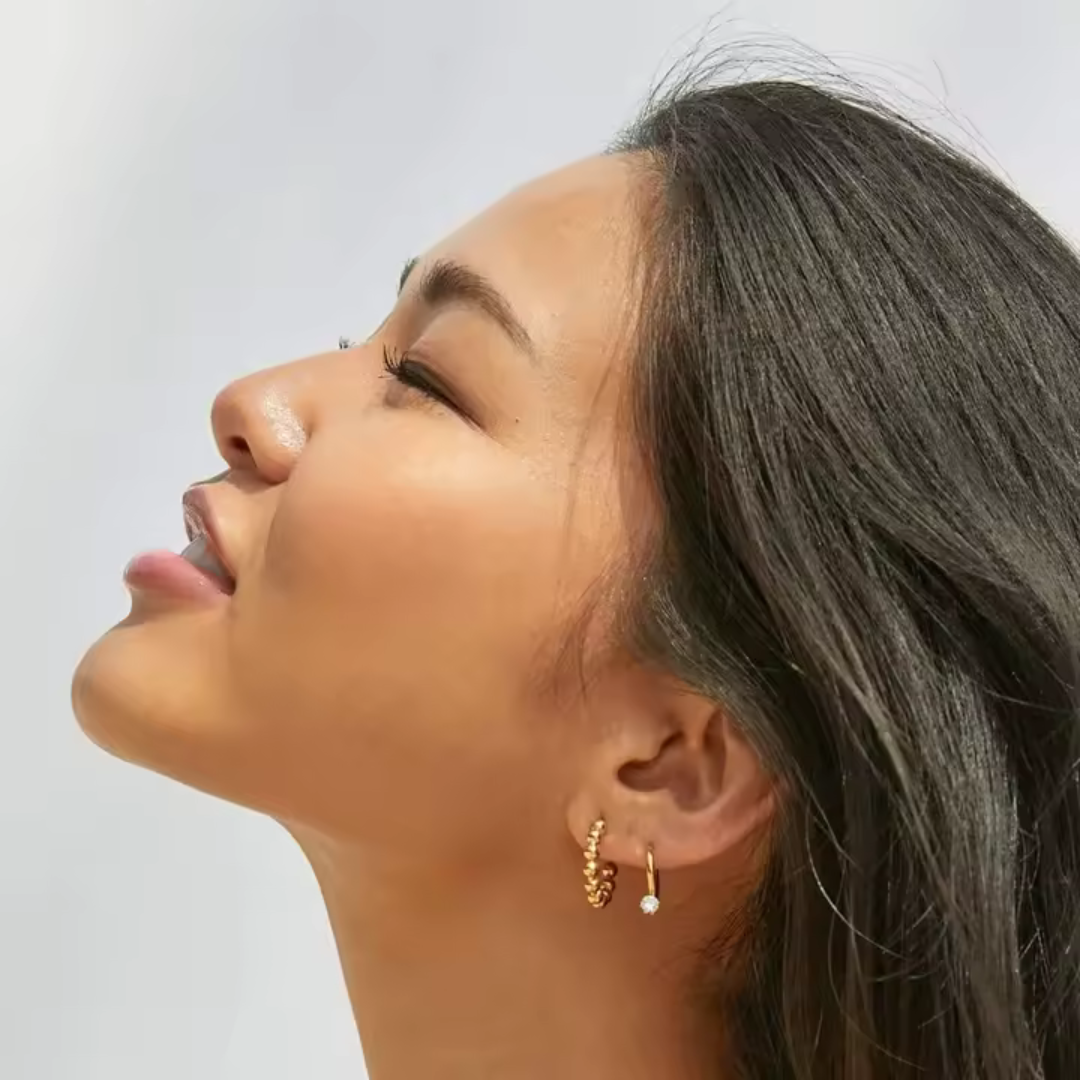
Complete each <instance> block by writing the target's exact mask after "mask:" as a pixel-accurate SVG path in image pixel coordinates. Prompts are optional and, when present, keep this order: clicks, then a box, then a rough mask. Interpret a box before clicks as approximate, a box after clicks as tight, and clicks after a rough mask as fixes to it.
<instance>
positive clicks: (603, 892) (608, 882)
mask: <svg viewBox="0 0 1080 1080" xmlns="http://www.w3.org/2000/svg"><path fill="white" fill-rule="evenodd" d="M606 828H607V824H606V823H605V821H604V819H603V818H598V819H597V820H596V821H595V822H594V823H593V827H592V828H591V829H590V830H589V838H588V840H587V841H586V843H585V895H586V896H587V897H588V900H589V903H590V904H592V906H593V907H594V908H602V907H604V906H606V905H607V903H608V901H610V900H611V894H612V893H613V892H614V891H615V880H614V879H615V872H616V867H615V864H614V863H609V862H604V861H602V860H601V858H600V840H601V839H602V838H603V835H604V830H605V829H606Z"/></svg>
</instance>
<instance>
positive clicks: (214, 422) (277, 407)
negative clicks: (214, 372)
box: [210, 361, 314, 484]
mask: <svg viewBox="0 0 1080 1080" xmlns="http://www.w3.org/2000/svg"><path fill="white" fill-rule="evenodd" d="M303 363H305V362H304V361H300V362H297V363H296V364H286V365H283V366H281V367H276V368H269V369H267V370H266V371H260V372H256V373H255V374H254V375H249V376H247V377H246V378H243V379H238V380H236V381H235V382H232V383H230V384H229V385H228V386H226V387H225V388H224V389H223V390H222V391H221V392H220V393H219V394H218V395H217V397H216V398H215V399H214V404H213V407H212V408H211V410H210V424H211V427H212V428H213V432H214V440H215V441H216V442H217V446H218V452H219V453H220V454H221V456H222V457H223V458H224V459H225V461H226V462H227V463H228V464H229V467H230V468H232V469H237V470H243V471H247V472H253V473H257V474H258V475H259V477H260V478H262V479H263V480H264V481H265V482H267V483H269V484H280V483H282V482H283V481H284V480H286V479H287V478H288V476H289V473H290V472H291V471H292V469H293V466H294V465H295V464H296V462H297V460H298V459H299V457H300V454H301V453H302V452H303V449H304V445H305V443H306V442H307V440H308V438H309V437H310V433H311V427H312V422H313V412H314V403H313V401H311V400H310V399H309V398H308V397H307V396H306V395H305V389H304V387H305V382H306V383H307V384H310V382H311V379H310V375H309V377H308V379H307V380H305V379H303V378H301V372H300V368H301V365H302V364H303Z"/></svg>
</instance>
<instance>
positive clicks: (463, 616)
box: [73, 155, 679, 903]
mask: <svg viewBox="0 0 1080 1080" xmlns="http://www.w3.org/2000/svg"><path fill="white" fill-rule="evenodd" d="M641 183H642V181H641V179H640V174H639V170H638V168H637V167H636V166H635V165H634V164H633V162H632V161H630V160H629V159H628V157H626V156H620V155H606V156H601V157H596V158H592V159H588V160H585V161H583V162H580V163H577V164H575V165H572V166H570V167H568V168H565V169H562V170H560V171H558V172H555V173H553V174H552V175H549V176H546V177H543V178H541V179H539V180H536V181H534V182H532V183H529V184H527V185H526V186H524V187H522V188H520V189H519V190H517V191H514V192H513V193H512V194H510V195H509V196H508V197H507V198H505V199H503V200H502V201H500V202H498V203H497V204H496V205H494V206H492V207H491V208H490V209H488V210H487V211H485V212H484V213H482V214H480V216H478V217H477V218H475V219H474V220H473V221H471V222H469V223H468V224H466V225H465V226H464V227H463V228H461V229H460V230H459V231H458V232H456V233H454V234H453V235H452V236H450V237H449V238H448V239H446V240H444V241H443V242H442V243H440V244H439V245H437V246H436V247H434V248H433V249H432V250H430V251H428V252H427V253H426V254H424V255H423V256H422V257H420V258H419V259H418V260H417V261H416V262H415V265H414V266H413V267H412V268H411V271H410V272H409V273H408V275H407V277H406V280H405V281H404V282H403V284H402V288H401V292H400V296H399V299H398V301H397V303H396V305H395V307H394V309H393V311H392V312H391V313H390V314H389V315H388V317H387V318H386V319H385V321H384V322H383V324H382V325H381V326H380V327H379V329H378V330H377V331H376V332H375V333H374V334H373V335H372V336H371V338H370V339H369V340H368V341H367V342H365V343H364V344H362V345H357V346H353V347H349V348H343V349H335V350H333V351H330V352H327V353H325V354H322V355H318V356H314V357H310V358H307V359H303V360H300V361H298V362H295V363H292V364H286V365H284V366H282V367H277V368H273V369H271V370H267V371H265V372H262V373H259V374H256V375H253V376H250V377H248V378H245V379H243V380H241V381H239V382H235V383H233V384H232V385H230V386H228V387H226V388H225V389H224V390H223V391H222V392H221V393H220V394H219V396H218V397H217V399H216V401H215V402H214V405H213V411H212V421H213V428H214V433H215V436H216V440H217V443H218V446H219V449H220V452H221V454H222V456H223V457H224V459H225V461H226V462H227V464H228V466H229V470H228V472H227V473H225V474H224V475H223V476H222V477H221V478H219V479H218V481H217V482H214V483H212V484H208V485H206V486H205V487H204V489H203V490H204V494H205V496H206V504H207V505H208V507H209V510H210V517H211V519H212V532H213V534H214V536H215V539H216V542H217V544H218V546H219V548H220V553H221V555H222V558H223V560H224V561H225V562H226V563H227V565H228V567H229V569H230V570H231V571H232V573H233V574H234V576H235V579H236V584H235V592H234V593H233V594H232V595H224V594H222V593H217V592H213V591H209V592H206V593H205V594H204V595H203V597H202V598H201V599H200V598H197V597H196V598H182V597H178V596H175V595H171V594H170V593H169V592H168V591H167V590H165V591H163V590H160V589H155V588H143V587H136V588H133V589H132V596H133V603H132V610H131V614H130V615H129V617H128V618H126V619H125V620H124V621H123V622H122V623H120V624H119V625H118V626H117V627H115V628H114V629H113V630H111V631H110V632H109V633H108V634H106V635H105V636H104V637H103V638H102V639H101V640H100V641H98V642H97V643H96V644H95V645H94V646H93V647H92V648H91V649H90V651H89V652H88V654H87V655H86V657H85V658H84V659H83V661H82V663H81V664H80V666H79V668H78V671H77V672H76V675H75V680H74V684H73V702H74V707H75V712H76V715H77V717H78V720H79V722H80V725H81V726H82V728H83V730H84V731H85V732H86V733H87V735H89V737H90V738H91V739H92V740H93V741H95V742H96V743H97V744H99V745H100V746H102V747H104V748H106V749H107V750H109V751H110V752H112V753H113V754H115V755H117V756H119V757H122V758H124V759H127V760H130V761H133V762H137V763H139V764H142V765H144V766H146V767H149V768H152V769H154V770H157V771H159V772H161V773H163V774H166V775H169V776H172V777H174V778H176V779H178V780H181V781H183V782H185V783H187V784H190V785H192V786H194V787H197V788H200V789H202V790H205V791H208V792H211V793H213V794H215V795H218V796H221V797H223V798H226V799H229V800H232V801H235V802H237V803H240V804H243V805H246V806H249V807H252V808H255V809H258V810H261V811H264V812H266V813H268V814H270V815H272V816H274V817H275V818H277V819H278V820H280V821H282V822H283V823H285V824H286V825H287V826H288V827H291V828H294V829H296V830H298V831H300V830H304V829H311V830H315V831H316V832H318V833H319V834H320V835H325V836H336V837H342V838H348V839H349V840H350V841H355V842H357V843H359V844H361V845H363V846H364V848H365V850H367V851H369V852H370V853H371V855H372V857H373V858H374V857H377V856H378V855H380V854H382V855H385V856H386V857H387V858H390V859H393V858H401V857H402V855H403V853H406V852H412V853H414V855H415V856H416V857H417V858H419V857H420V856H421V855H422V857H423V859H424V860H425V863H426V865H428V866H429V867H431V866H432V864H433V862H434V863H438V864H440V869H439V872H441V873H443V874H453V873H455V872H458V871H460V872H461V873H462V874H464V873H466V872H467V873H469V874H471V875H473V876H474V877H475V875H476V874H477V873H478V867H485V866H490V867H498V868H499V870H498V872H499V873H502V874H506V873H511V872H514V871H515V870H517V871H519V872H521V873H523V874H524V873H528V872H529V867H530V865H531V866H533V867H534V868H535V867H536V866H539V865H542V864H543V862H544V859H543V856H542V853H543V852H544V851H545V850H548V851H552V852H557V851H560V850H561V849H560V847H559V845H560V844H561V845H566V843H567V842H568V840H569V839H570V838H571V837H574V838H576V839H577V840H578V841H579V842H583V841H584V838H585V834H586V832H587V830H588V827H589V824H590V823H591V821H592V819H593V818H594V817H596V816H598V815H599V814H602V813H607V814H608V815H609V817H610V816H611V815H612V813H613V812H614V810H615V808H614V807H612V806H610V805H609V806H604V805H601V804H602V803H603V802H604V801H605V796H604V790H605V784H607V783H608V781H609V779H610V782H611V783H612V784H615V783H617V780H616V775H615V774H616V773H617V772H618V770H619V769H620V768H622V767H623V766H624V765H625V764H627V762H628V761H629V759H631V758H633V757H634V756H635V753H634V749H635V748H634V747H633V746H631V745H630V744H629V743H626V742H623V743H620V742H619V740H618V739H616V740H615V741H614V744H613V745H612V739H611V735H610V732H611V729H612V726H613V725H623V726H624V727H625V728H626V730H627V732H628V735H627V738H628V739H633V738H636V737H637V735H635V734H634V732H635V728H634V723H633V716H634V715H635V713H636V710H640V709H642V708H643V707H644V706H643V703H644V702H645V701H647V700H648V698H649V694H650V693H651V690H650V687H651V686H652V685H653V684H652V682H651V681H649V679H646V678H645V677H644V674H642V677H641V678H639V677H638V676H637V675H636V674H635V672H634V670H633V667H632V665H628V666H625V667H623V668H622V669H621V670H619V665H617V664H616V665H614V668H615V669H616V670H619V674H618V676H617V678H613V679H611V680H609V681H608V683H607V684H604V683H601V684H600V685H594V686H592V687H591V692H590V693H588V694H585V693H582V688H581V687H580V686H577V687H576V689H575V686H576V684H575V678H577V677H578V676H579V674H580V673H579V668H578V666H577V665H576V664H574V663H571V664H569V665H566V666H565V671H564V675H565V686H562V687H560V686H559V685H558V684H559V681H560V678H559V675H558V673H559V672H560V671H563V670H564V669H563V668H562V667H560V663H559V658H560V656H561V655H562V649H563V646H564V645H565V643H566V642H567V640H568V639H569V636H570V635H572V633H573V631H574V630H575V628H578V627H579V625H580V615H581V612H582V610H583V604H586V603H588V601H589V599H590V597H595V596H597V595H598V584H599V583H602V582H604V581H605V580H608V579H610V577H611V574H612V571H613V568H615V567H618V566H619V565H620V559H621V558H622V557H623V556H624V555H625V553H626V552H627V550H628V546H629V542H630V538H631V537H630V534H631V530H632V529H637V528H640V527H642V525H643V523H644V522H646V521H647V519H648V510H647V502H648V500H647V498H646V497H645V494H644V491H643V490H641V488H640V484H639V483H638V482H637V481H636V480H635V476H636V473H635V466H634V462H633V459H632V449H631V448H630V447H629V446H628V445H627V441H626V440H622V439H619V438H618V433H619V423H620V420H619V417H620V401H621V397H620V394H621V390H622V389H623V387H624V383H625V378H624V375H625V367H626V355H627V343H628V338H629V334H630V332H631V331H632V327H633V322H634V313H635V305H636V296H635V289H634V286H633V281H634V251H635V244H636V242H637V238H638V228H639V226H638V220H639V219H638V217H637V213H638V211H637V210H636V209H635V207H636V196H637V194H638V192H639V189H640V185H641ZM178 512H179V507H178ZM604 615H605V612H604V603H603V601H601V602H599V603H598V604H595V605H594V610H593V611H592V618H591V619H590V620H589V627H588V630H587V632H586V633H585V635H584V637H583V641H582V647H583V648H591V649H596V648H599V647H600V643H602V642H603V640H604V637H605V633H604V631H605V617H604ZM650 678H651V676H650ZM652 737H653V736H652V734H651V733H650V734H648V735H647V736H646V735H642V738H645V739H651V738H652ZM601 739H606V740H607V743H606V744H605V746H608V747H609V749H605V750H604V751H603V752H602V753H601V752H599V751H598V750H597V749H596V748H597V746H598V745H599V740H601ZM637 756H639V757H642V758H648V757H649V756H650V755H649V753H647V752H643V753H641V754H638V755H637ZM623 759H626V760H623ZM658 767H662V768H665V769H666V768H670V763H667V764H664V765H663V766H658ZM608 773H610V778H609V777H608V775H607V774H608ZM624 775H625V774H624ZM643 783H644V782H643ZM612 833H613V836H614V839H613V841H612V842H613V843H615V844H616V845H617V844H618V843H619V842H620V841H619V836H620V833H619V830H617V829H613V830H612ZM636 839H637V841H640V843H638V844H637V848H638V849H640V847H641V846H642V845H643V841H644V837H640V836H639V837H637V838H636ZM650 839H652V840H655V839H656V838H655V837H652V838H650ZM633 842H634V841H633V840H632V839H627V840H626V843H627V844H632V843H633ZM613 854H614V856H616V857H617V855H618V854H619V852H618V851H617V850H616V851H615V852H614V853H613ZM625 854H626V855H627V857H628V858H637V857H638V856H640V854H641V851H640V850H634V851H629V850H628V851H627V852H626V853H625ZM667 856H668V865H670V864H671V863H672V862H677V861H678V859H679V852H678V851H677V850H676V849H675V848H674V847H673V846H672V845H670V844H669V850H668V852H667ZM492 872H493V873H494V872H495V871H494V870H493V871H492ZM474 887H475V881H474ZM573 895H574V900H573V902H574V903H579V902H581V901H580V897H579V896H578V895H577V891H576V890H575V891H574V894H573Z"/></svg>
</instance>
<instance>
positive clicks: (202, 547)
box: [180, 536, 236, 592]
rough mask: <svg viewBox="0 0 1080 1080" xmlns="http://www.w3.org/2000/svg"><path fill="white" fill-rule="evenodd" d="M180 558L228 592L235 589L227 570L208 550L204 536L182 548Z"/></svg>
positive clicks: (234, 583)
mask: <svg viewBox="0 0 1080 1080" xmlns="http://www.w3.org/2000/svg"><path fill="white" fill-rule="evenodd" d="M180 557H181V558H182V559H186V560H187V561H188V562H189V563H191V565H192V566H197V567H198V568H199V569H200V570H202V571H203V573H204V574H209V575H210V576H211V577H214V578H216V579H217V580H218V581H220V582H221V583H222V584H223V585H225V587H226V588H227V589H228V590H229V592H232V590H233V589H234V588H235V587H236V582H235V581H233V579H232V577H230V575H229V572H228V570H226V569H225V567H224V566H222V565H221V562H220V561H219V560H218V558H217V556H216V555H215V554H214V553H213V551H211V550H210V547H209V546H208V545H207V542H206V537H205V536H199V537H196V538H195V539H194V540H193V541H192V542H191V543H190V544H188V546H187V547H186V548H184V550H183V551H182V552H181V553H180Z"/></svg>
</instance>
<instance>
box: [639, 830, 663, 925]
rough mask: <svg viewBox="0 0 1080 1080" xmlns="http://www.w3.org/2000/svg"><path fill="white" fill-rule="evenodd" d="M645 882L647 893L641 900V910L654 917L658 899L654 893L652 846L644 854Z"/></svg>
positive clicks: (654, 861)
mask: <svg viewBox="0 0 1080 1080" xmlns="http://www.w3.org/2000/svg"><path fill="white" fill-rule="evenodd" d="M645 882H646V887H647V888H648V890H649V891H648V892H647V893H646V894H645V895H644V896H643V897H642V898H641V910H642V911H644V912H645V914H646V915H655V914H656V913H657V911H659V910H660V897H659V896H658V895H657V892H656V857H655V856H654V855H653V849H652V844H650V845H649V850H648V851H646V852H645Z"/></svg>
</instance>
